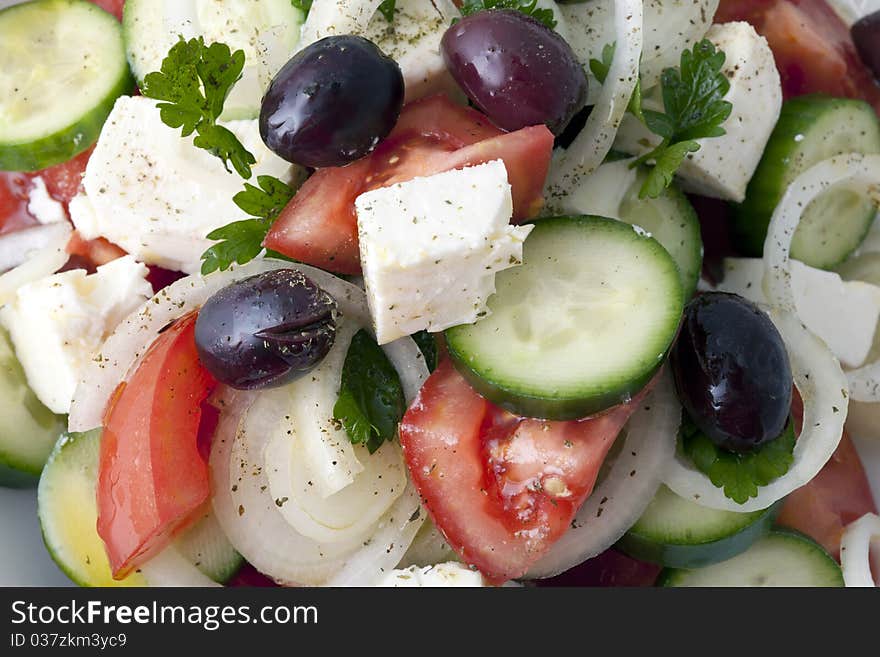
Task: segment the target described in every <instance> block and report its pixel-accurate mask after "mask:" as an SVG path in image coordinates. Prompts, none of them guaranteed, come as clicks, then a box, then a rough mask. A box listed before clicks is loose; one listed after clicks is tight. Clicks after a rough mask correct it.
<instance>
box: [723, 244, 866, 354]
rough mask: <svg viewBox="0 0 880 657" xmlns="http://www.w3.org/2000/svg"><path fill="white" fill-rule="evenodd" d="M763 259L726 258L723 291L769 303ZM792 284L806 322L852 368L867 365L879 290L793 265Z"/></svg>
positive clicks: (800, 311)
mask: <svg viewBox="0 0 880 657" xmlns="http://www.w3.org/2000/svg"><path fill="white" fill-rule="evenodd" d="M763 278H764V262H763V261H762V260H761V259H760V258H727V259H726V260H725V261H724V281H723V282H722V283H721V285H719V286H718V289H719V290H722V291H725V292H734V293H736V294H739V295H741V296H743V297H745V298H746V299H750V300H751V301H754V302H755V303H767V299H766V297H765V296H764V288H763V285H762V282H763ZM791 285H792V291H793V292H794V300H795V306H796V308H797V313H798V316H799V317H800V319H801V321H802V322H803V323H804V324H805V325H806V327H807V328H808V329H810V330H811V331H812V332H813V333H815V334H816V335H817V336H819V337H820V338H821V339H822V340H824V341H825V343H826V344H827V345H828V348H829V349H831V351H832V352H833V353H834V355H835V356H837V358H838V359H839V360H840V361H841V362H842V363H843V364H844V365H847V366H849V367H858V366H860V365H862V363H864V361H865V358H866V357H867V356H868V352H869V351H870V349H871V344H872V343H873V340H874V331H875V329H876V328H877V320H878V318H880V287H877V286H876V285H871V284H870V283H863V282H861V281H843V280H841V278H840V276H838V275H837V274H835V273H834V272H830V271H823V270H821V269H815V268H813V267H808V266H807V265H805V264H804V263H802V262H800V261H798V260H792V261H791Z"/></svg>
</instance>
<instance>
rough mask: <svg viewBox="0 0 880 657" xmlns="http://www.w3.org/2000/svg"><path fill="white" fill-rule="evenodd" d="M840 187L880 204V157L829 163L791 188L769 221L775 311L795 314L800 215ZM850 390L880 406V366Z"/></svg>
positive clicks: (855, 379) (867, 370)
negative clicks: (794, 246)
mask: <svg viewBox="0 0 880 657" xmlns="http://www.w3.org/2000/svg"><path fill="white" fill-rule="evenodd" d="M837 186H846V187H851V188H854V189H856V190H859V191H864V192H865V193H866V194H867V195H868V196H870V197H872V198H874V199H877V200H878V201H880V155H862V154H860V153H849V154H846V155H839V156H837V157H832V158H830V159H827V160H824V161H823V162H820V163H819V164H817V165H815V166H813V167H811V168H810V169H808V170H807V171H805V172H804V173H802V174H801V175H800V176H798V177H797V178H796V179H795V180H794V182H792V184H791V185H789V187H788V189H787V190H786V192H785V194H784V195H783V197H782V200H781V201H780V202H779V205H778V206H776V211H775V212H774V213H773V218H772V219H771V221H770V227H769V229H768V231H767V239H766V240H765V241H764V292H765V293H766V295H767V299H768V301H769V302H770V304H771V305H775V306H778V307H780V308H784V309H786V310H788V311H791V312H793V311H794V307H795V304H794V293H793V292H792V288H791V262H790V258H791V242H792V239H793V237H794V233H795V231H796V230H797V227H798V224H799V223H800V218H801V214H802V213H803V211H804V209H805V208H806V207H807V206H808V205H809V204H810V202H811V201H813V199H815V198H816V197H817V196H819V195H820V194H821V193H822V192H824V191H826V190H828V189H830V188H832V187H837ZM848 378H849V383H848V384H847V388H848V389H849V390H850V394H851V396H852V398H853V399H855V400H856V401H862V402H880V362H875V363H869V364H868V365H865V366H863V367H860V368H859V369H856V370H853V371H851V372H850V373H849V374H848Z"/></svg>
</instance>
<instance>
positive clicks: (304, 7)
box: [290, 0, 312, 18]
mask: <svg viewBox="0 0 880 657" xmlns="http://www.w3.org/2000/svg"><path fill="white" fill-rule="evenodd" d="M290 4H292V5H293V8H294V9H299V10H300V11H301V12H302V13H303V18H305V17H306V16H308V15H309V11H310V10H311V8H312V0H290Z"/></svg>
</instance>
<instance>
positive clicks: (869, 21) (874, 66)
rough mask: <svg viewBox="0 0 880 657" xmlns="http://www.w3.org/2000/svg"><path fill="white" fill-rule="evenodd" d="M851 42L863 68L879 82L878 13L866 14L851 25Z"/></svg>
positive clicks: (879, 31)
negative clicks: (863, 64)
mask: <svg viewBox="0 0 880 657" xmlns="http://www.w3.org/2000/svg"><path fill="white" fill-rule="evenodd" d="M851 33H852V38H853V42H854V43H855V44H856V50H858V51H859V57H861V58H862V61H863V62H865V66H867V67H868V68H869V69H871V72H872V73H873V74H874V77H875V78H876V79H877V80H880V11H875V12H874V13H873V14H868V15H867V16H864V17H863V18H861V19H860V20H858V21H856V22H855V23H853V26H852V28H851Z"/></svg>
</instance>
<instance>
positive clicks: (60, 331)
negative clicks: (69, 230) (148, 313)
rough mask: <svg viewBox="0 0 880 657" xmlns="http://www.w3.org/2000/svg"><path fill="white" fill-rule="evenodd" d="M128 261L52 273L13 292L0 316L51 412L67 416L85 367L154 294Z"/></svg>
mask: <svg viewBox="0 0 880 657" xmlns="http://www.w3.org/2000/svg"><path fill="white" fill-rule="evenodd" d="M146 276H147V268H146V266H144V265H142V264H140V263H138V262H136V261H135V259H134V258H133V257H132V256H125V257H123V258H119V259H117V260H113V261H112V262H109V263H107V264H106V265H103V266H101V267H98V270H97V272H96V273H94V274H91V275H87V274H86V271H85V270H84V269H74V270H71V271H65V272H61V273H60V274H54V275H53V276H49V277H48V278H43V279H40V280H38V281H35V282H33V283H28V284H26V285H24V286H22V287H20V288H19V289H18V291H17V292H16V295H15V298H14V299H13V300H12V301H11V302H10V303H9V304H7V305H6V306H5V307H4V308H3V309H2V311H0V320H2V322H3V324H4V325H5V326H6V328H7V330H8V331H9V336H10V338H11V339H12V343H13V345H14V346H15V352H16V354H17V356H18V359H19V361H20V362H21V365H22V367H23V368H24V372H25V375H26V376H27V380H28V384H29V385H30V387H31V388H32V389H33V391H34V392H35V393H36V395H37V397H38V398H39V399H40V401H41V402H43V403H44V404H45V405H46V406H48V407H49V408H50V409H51V410H52V411H53V412H54V413H59V414H63V413H68V412H69V411H70V403H71V401H72V400H73V393H74V390H75V389H76V386H77V384H78V383H79V380H80V377H81V375H82V372H83V371H84V369H85V367H86V365H88V363H89V361H90V360H91V359H92V358H93V357H94V355H95V353H96V352H97V351H98V348H99V347H100V345H101V343H102V342H103V341H104V339H105V338H106V337H107V335H108V334H109V333H111V332H112V331H113V329H115V328H116V325H117V324H119V322H121V321H122V320H123V319H124V318H125V317H126V316H127V315H128V314H129V313H131V312H133V311H134V310H135V309H136V308H137V307H138V306H140V305H141V304H142V303H143V302H144V301H145V300H147V299H148V298H150V297H151V296H152V294H153V289H152V287H151V286H150V284H149V283H148V282H147V280H146Z"/></svg>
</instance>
